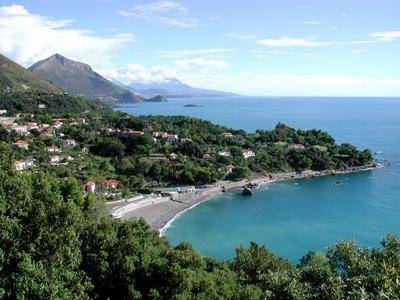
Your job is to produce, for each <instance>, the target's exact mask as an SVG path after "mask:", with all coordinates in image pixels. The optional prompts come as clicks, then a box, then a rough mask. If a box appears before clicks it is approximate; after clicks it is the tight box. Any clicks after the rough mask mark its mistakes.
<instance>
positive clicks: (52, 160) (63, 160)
mask: <svg viewBox="0 0 400 300" xmlns="http://www.w3.org/2000/svg"><path fill="white" fill-rule="evenodd" d="M72 160H74V158H73V157H72V156H69V155H54V156H50V157H49V158H48V159H47V163H48V164H49V165H51V166H56V165H59V164H67V163H68V162H70V161H72Z"/></svg>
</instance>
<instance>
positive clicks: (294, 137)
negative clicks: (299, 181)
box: [63, 113, 372, 184]
mask: <svg viewBox="0 0 400 300" xmlns="http://www.w3.org/2000/svg"><path fill="white" fill-rule="evenodd" d="M149 127H150V128H151V129H152V130H153V132H155V131H162V132H168V133H170V134H173V135H177V136H178V137H179V138H180V140H179V141H176V142H171V143H168V142H166V141H165V140H163V139H157V141H156V142H154V140H153V139H152V135H151V134H152V133H149V134H144V135H140V136H119V135H118V134H115V133H104V128H113V129H114V130H121V131H124V130H129V129H132V130H137V131H140V130H143V129H144V128H149ZM97 132H103V133H104V134H100V135H99V134H96V133H97ZM225 132H230V133H232V135H233V136H232V137H226V136H225V135H224V133H225ZM63 133H64V134H66V135H67V136H70V137H72V138H74V139H76V140H77V141H78V142H79V143H81V144H82V145H87V146H89V148H90V150H91V154H93V155H94V157H101V158H103V159H106V160H107V161H108V162H109V163H110V165H111V167H110V168H108V169H109V170H110V171H111V172H109V173H108V174H106V173H105V174H104V176H114V177H115V176H117V177H118V178H119V179H120V180H122V181H124V182H129V181H134V182H137V178H141V180H140V181H141V182H149V183H151V182H154V181H156V182H166V183H172V184H207V183H213V182H215V181H217V180H221V179H226V178H228V179H231V180H239V179H243V178H246V177H249V176H250V175H251V173H252V172H257V173H261V174H268V173H273V172H292V171H299V172H300V171H303V170H308V169H312V170H327V169H347V168H350V167H355V166H362V165H365V164H368V163H370V162H371V160H372V155H371V152H370V151H369V150H365V151H359V150H357V149H356V148H355V147H354V146H351V145H349V144H343V145H335V141H334V139H333V138H332V137H330V136H329V135H328V134H327V133H325V132H322V131H318V130H308V131H301V130H294V129H292V128H289V127H287V126H285V127H283V128H281V127H280V126H278V127H277V128H276V129H274V130H272V131H259V132H257V133H254V134H249V133H246V132H244V131H235V130H230V129H228V128H225V127H222V126H217V125H214V124H212V123H210V122H208V121H203V120H199V119H194V118H189V117H162V116H150V117H148V116H147V117H144V116H142V117H131V116H126V115H124V114H120V113H114V114H112V115H108V116H104V117H103V119H102V120H96V121H95V122H94V121H90V125H82V126H80V127H73V128H71V127H70V128H65V129H64V130H63ZM182 139H185V141H183V140H182ZM187 139H189V140H187ZM296 143H302V146H303V148H301V149H296V148H292V146H293V145H294V144H296ZM244 149H251V150H252V151H254V154H255V156H254V157H249V158H247V159H246V158H245V157H244V156H243V153H242V150H244ZM221 151H229V152H230V153H231V156H229V157H227V156H221V155H220V154H219V153H220V152H221ZM153 154H163V155H165V156H166V157H167V158H168V159H166V160H163V161H152V160H151V159H146V158H148V157H151V156H152V155H153ZM171 154H175V155H176V157H174V158H173V159H172V158H170V155H171ZM205 156H209V157H208V158H207V159H204V157H205ZM92 158H93V157H92ZM227 165H234V166H235V169H234V170H233V172H232V173H230V174H228V177H227V172H226V166H227ZM81 169H82V170H84V169H85V168H81Z"/></svg>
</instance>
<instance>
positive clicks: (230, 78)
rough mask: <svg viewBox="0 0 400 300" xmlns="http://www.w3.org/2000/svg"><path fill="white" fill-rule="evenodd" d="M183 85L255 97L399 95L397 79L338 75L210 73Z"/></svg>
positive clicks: (399, 80) (188, 80) (399, 82)
mask: <svg viewBox="0 0 400 300" xmlns="http://www.w3.org/2000/svg"><path fill="white" fill-rule="evenodd" d="M186 82H188V83H190V84H192V85H197V86H200V87H203V88H210V89H220V90H226V91H231V92H236V93H239V94H243V95H255V96H256V95H266V96H354V97H356V96H369V97H374V96H382V97H384V96H387V97H392V96H393V97H398V96H400V78H393V79H381V78H374V77H363V76H350V75H340V74H339V75H296V74H262V73H237V74H210V75H209V76H207V77H206V78H201V77H199V76H196V77H194V76H193V77H191V78H186Z"/></svg>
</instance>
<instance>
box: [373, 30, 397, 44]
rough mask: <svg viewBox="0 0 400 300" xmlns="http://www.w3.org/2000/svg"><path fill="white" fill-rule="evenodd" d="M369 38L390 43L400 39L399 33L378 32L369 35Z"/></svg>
mask: <svg viewBox="0 0 400 300" xmlns="http://www.w3.org/2000/svg"><path fill="white" fill-rule="evenodd" d="M370 36H371V37H374V38H376V39H378V40H379V41H382V42H392V41H396V40H398V39H400V31H380V32H375V33H371V34H370Z"/></svg>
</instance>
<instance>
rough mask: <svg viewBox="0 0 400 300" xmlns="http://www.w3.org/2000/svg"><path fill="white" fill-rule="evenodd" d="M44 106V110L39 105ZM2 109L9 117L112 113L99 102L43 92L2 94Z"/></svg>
mask: <svg viewBox="0 0 400 300" xmlns="http://www.w3.org/2000/svg"><path fill="white" fill-rule="evenodd" d="M40 104H44V105H45V107H44V108H40V107H39V105H40ZM0 108H1V109H6V110H7V111H8V115H13V114H15V113H19V112H22V113H28V112H29V113H34V114H39V115H46V114H47V115H59V114H60V112H61V114H62V115H67V114H75V115H78V114H82V113H84V112H91V113H94V112H96V111H98V112H99V113H106V112H107V111H111V110H110V108H108V107H107V106H106V105H105V104H102V103H101V102H99V101H94V100H86V99H82V98H78V97H72V96H68V95H63V94H48V93H41V92H23V93H21V92H10V93H1V94H0Z"/></svg>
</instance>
